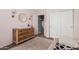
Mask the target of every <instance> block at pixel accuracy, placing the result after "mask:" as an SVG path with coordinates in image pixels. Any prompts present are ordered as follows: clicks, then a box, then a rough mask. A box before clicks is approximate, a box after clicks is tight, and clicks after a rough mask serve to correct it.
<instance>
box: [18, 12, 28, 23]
mask: <svg viewBox="0 0 79 59" xmlns="http://www.w3.org/2000/svg"><path fill="white" fill-rule="evenodd" d="M19 20H20V21H21V22H26V21H27V16H26V14H23V13H21V14H19Z"/></svg>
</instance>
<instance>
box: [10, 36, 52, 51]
mask: <svg viewBox="0 0 79 59" xmlns="http://www.w3.org/2000/svg"><path fill="white" fill-rule="evenodd" d="M52 41H53V40H50V39H46V38H43V37H36V38H34V39H31V40H29V41H27V42H24V43H22V44H20V45H18V46H15V47H13V48H11V49H10V50H47V49H48V48H49V46H50V45H51V43H52Z"/></svg>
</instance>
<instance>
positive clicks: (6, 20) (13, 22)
mask: <svg viewBox="0 0 79 59" xmlns="http://www.w3.org/2000/svg"><path fill="white" fill-rule="evenodd" d="M19 13H25V14H27V16H30V15H31V14H32V12H31V11H30V10H18V9H17V10H16V14H15V17H14V18H12V17H11V15H12V10H9V9H0V48H1V47H3V46H6V45H9V44H11V43H12V29H13V28H28V26H27V24H28V21H27V23H21V22H20V21H19V20H18V15H19Z"/></svg>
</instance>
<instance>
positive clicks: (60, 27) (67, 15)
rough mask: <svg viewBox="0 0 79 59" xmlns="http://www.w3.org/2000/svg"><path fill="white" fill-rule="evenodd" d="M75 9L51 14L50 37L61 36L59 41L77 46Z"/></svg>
mask: <svg viewBox="0 0 79 59" xmlns="http://www.w3.org/2000/svg"><path fill="white" fill-rule="evenodd" d="M73 34H74V19H73V10H69V11H62V12H56V13H51V14H50V37H53V38H59V43H62V44H65V45H68V46H75V40H74V36H73Z"/></svg>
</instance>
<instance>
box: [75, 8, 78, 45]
mask: <svg viewBox="0 0 79 59" xmlns="http://www.w3.org/2000/svg"><path fill="white" fill-rule="evenodd" d="M74 37H75V39H76V40H77V44H78V46H79V9H75V10H74Z"/></svg>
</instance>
